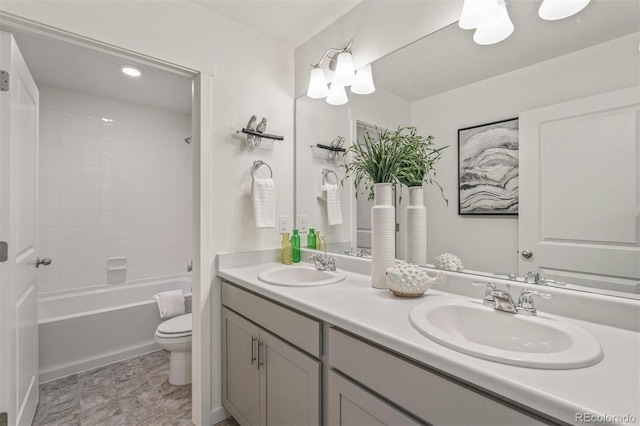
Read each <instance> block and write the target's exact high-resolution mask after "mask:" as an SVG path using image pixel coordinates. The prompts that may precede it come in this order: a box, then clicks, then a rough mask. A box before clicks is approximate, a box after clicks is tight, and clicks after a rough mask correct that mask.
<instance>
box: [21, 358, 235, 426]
mask: <svg viewBox="0 0 640 426" xmlns="http://www.w3.org/2000/svg"><path fill="white" fill-rule="evenodd" d="M168 377H169V352H167V351H164V350H161V351H157V352H152V353H149V354H146V355H142V356H139V357H136V358H131V359H128V360H125V361H121V362H118V363H115V364H110V365H107V366H104V367H100V368H96V369H94V370H89V371H86V372H83V373H79V374H74V375H72V376H67V377H63V378H62V379H58V380H54V381H51V382H47V383H43V384H42V385H40V403H39V404H38V408H37V410H36V414H35V418H34V421H33V426H45V425H47V426H48V425H55V426H58V425H59V426H98V425H103V426H165V425H166V426H174V425H175V426H182V425H186V426H188V425H191V385H185V386H173V385H170V384H169V381H168ZM219 425H221V426H222V425H224V426H235V425H237V422H236V421H235V420H234V419H233V418H229V419H227V420H225V421H224V422H221V423H219Z"/></svg>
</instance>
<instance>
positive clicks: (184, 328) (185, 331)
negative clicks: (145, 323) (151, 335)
mask: <svg viewBox="0 0 640 426" xmlns="http://www.w3.org/2000/svg"><path fill="white" fill-rule="evenodd" d="M191 332H192V315H191V314H184V315H179V316H177V317H175V318H171V319H169V320H167V321H165V322H163V323H161V324H160V325H159V326H158V328H157V330H156V337H160V338H162V339H179V338H183V337H191Z"/></svg>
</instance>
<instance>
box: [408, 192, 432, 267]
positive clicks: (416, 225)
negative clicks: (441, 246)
mask: <svg viewBox="0 0 640 426" xmlns="http://www.w3.org/2000/svg"><path fill="white" fill-rule="evenodd" d="M404 217H405V224H406V228H405V239H404V242H405V243H404V255H405V261H406V262H407V263H413V264H415V265H421V266H425V265H426V264H427V208H426V207H425V206H424V189H423V188H422V186H412V187H410V188H409V205H408V206H407V208H406V210H405V216H404Z"/></svg>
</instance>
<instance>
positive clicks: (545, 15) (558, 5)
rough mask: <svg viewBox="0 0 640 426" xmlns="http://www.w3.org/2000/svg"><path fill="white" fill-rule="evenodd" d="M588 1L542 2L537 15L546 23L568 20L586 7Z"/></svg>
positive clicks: (563, 0)
mask: <svg viewBox="0 0 640 426" xmlns="http://www.w3.org/2000/svg"><path fill="white" fill-rule="evenodd" d="M589 1H590V0H543V2H542V4H541V5H540V9H538V15H539V16H540V17H541V18H542V19H546V20H547V21H555V20H558V19H564V18H568V17H569V16H571V15H575V14H576V13H578V12H580V11H581V10H582V9H584V8H585V7H587V5H588V4H589Z"/></svg>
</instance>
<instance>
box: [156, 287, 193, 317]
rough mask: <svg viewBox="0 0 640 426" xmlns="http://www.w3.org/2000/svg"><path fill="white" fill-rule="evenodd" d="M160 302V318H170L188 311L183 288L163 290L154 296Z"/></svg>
mask: <svg viewBox="0 0 640 426" xmlns="http://www.w3.org/2000/svg"><path fill="white" fill-rule="evenodd" d="M153 298H154V299H155V300H156V303H157V304H158V310H159V311H160V318H162V319H169V318H173V317H177V316H178V315H182V314H184V313H185V312H186V308H185V304H184V295H183V294H182V290H172V291H163V292H161V293H158V294H156V295H155V296H153Z"/></svg>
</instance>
